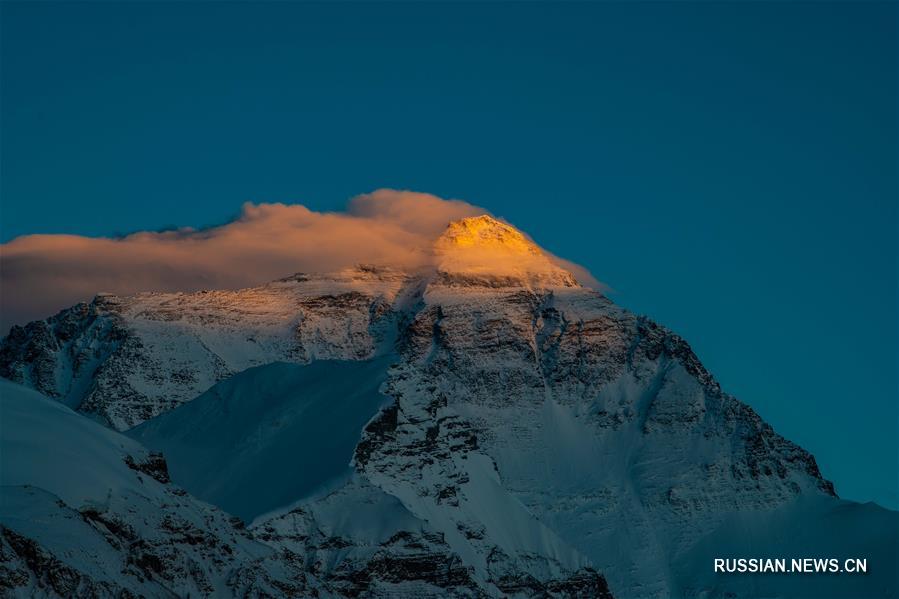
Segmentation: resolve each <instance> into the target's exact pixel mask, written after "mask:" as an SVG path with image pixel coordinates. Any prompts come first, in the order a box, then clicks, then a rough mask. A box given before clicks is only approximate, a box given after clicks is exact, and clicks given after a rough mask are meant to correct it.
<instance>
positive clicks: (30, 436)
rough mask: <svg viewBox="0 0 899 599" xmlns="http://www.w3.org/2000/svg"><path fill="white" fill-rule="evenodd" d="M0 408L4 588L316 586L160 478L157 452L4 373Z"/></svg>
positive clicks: (208, 591)
mask: <svg viewBox="0 0 899 599" xmlns="http://www.w3.org/2000/svg"><path fill="white" fill-rule="evenodd" d="M0 417H2V426H0V558H2V560H0V561H2V565H3V568H0V589H2V592H3V595H4V596H14V597H32V596H51V597H74V596H80V597H113V596H115V597H118V596H122V594H123V593H131V595H125V596H137V595H143V596H149V597H167V596H186V595H193V596H209V595H231V594H237V593H239V592H243V591H248V592H252V591H253V590H254V589H256V590H268V591H269V592H271V591H272V590H273V589H276V588H278V586H279V585H288V586H293V587H295V588H297V589H306V590H307V591H309V590H311V589H313V588H316V587H317V586H318V583H317V582H316V581H315V580H314V577H313V576H311V575H307V574H306V573H305V572H303V571H302V570H297V571H294V572H290V564H288V563H286V562H284V561H283V560H281V559H280V558H279V556H278V555H277V553H276V552H275V550H274V549H273V548H271V547H267V546H266V545H264V544H262V543H259V542H257V541H255V540H253V539H252V538H251V536H250V535H249V534H247V533H246V532H245V531H244V530H243V529H242V527H240V526H238V525H237V524H236V523H235V522H234V520H233V519H232V518H231V517H230V516H228V515H227V514H225V513H224V512H222V511H220V510H218V509H216V508H213V507H211V506H208V505H206V504H204V503H201V502H198V501H196V500H194V499H192V498H191V497H190V496H188V495H186V494H185V493H184V492H183V491H181V490H180V489H178V488H176V487H173V486H171V485H169V484H167V482H166V481H167V476H166V474H167V473H166V469H165V464H164V462H162V461H161V460H160V459H159V458H158V456H153V455H152V454H150V453H148V452H147V451H146V450H145V449H143V448H142V447H141V446H140V445H139V444H137V443H136V442H135V441H133V440H131V439H128V438H126V437H124V436H122V435H120V434H118V433H116V432H114V431H111V430H109V429H107V428H104V427H102V426H101V425H99V424H97V423H95V422H92V421H90V420H88V419H87V418H85V417H84V416H81V415H79V414H76V413H74V412H72V411H71V410H69V409H68V408H66V407H65V406H62V405H61V404H59V403H58V402H55V401H53V400H50V399H48V398H46V397H43V396H41V395H39V394H38V393H36V392H34V391H31V390H28V389H25V388H23V387H20V386H17V385H14V384H13V383H9V382H6V381H2V382H0ZM272 563H274V564H275V566H274V567H272ZM235 577H238V578H241V580H240V581H238V580H236V578H235Z"/></svg>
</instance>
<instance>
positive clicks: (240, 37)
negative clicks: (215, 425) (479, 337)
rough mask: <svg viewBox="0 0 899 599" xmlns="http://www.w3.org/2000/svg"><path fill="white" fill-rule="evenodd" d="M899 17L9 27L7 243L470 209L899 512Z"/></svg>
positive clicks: (1, 184)
mask: <svg viewBox="0 0 899 599" xmlns="http://www.w3.org/2000/svg"><path fill="white" fill-rule="evenodd" d="M897 10H899V9H897V4H895V3H874V2H850V3H840V2H823V3H801V2H784V3H780V2H751V3H736V2H697V3H686V2H658V3H653V2H634V3H626V2H614V3H552V4H550V3H538V2H535V3H506V2H503V3H490V4H478V3H459V4H441V3H434V2H428V3H415V4H410V3H389V4H388V3H377V2H367V3H363V4H350V3H332V4H312V3H286V2H278V3H274V2H273V3H261V4H260V3H256V4H249V3H238V2H230V3H209V2H203V3H161V2H151V3H141V2H121V3H110V2H96V3H87V4H85V3H77V2H66V3H60V4H55V3H49V2H40V3H15V2H6V1H4V2H2V3H0V241H2V242H8V241H10V240H12V239H14V238H16V237H17V236H21V235H26V234H35V233H66V234H75V235H82V236H92V237H100V236H111V235H120V234H125V233H130V232H134V231H148V230H164V229H171V228H172V227H196V228H201V227H209V226H212V225H220V224H223V223H227V222H229V221H232V220H234V219H235V218H237V217H239V215H241V214H242V210H244V208H242V207H243V205H244V204H245V203H246V202H251V203H253V204H260V203H277V202H281V203H285V204H302V205H303V206H305V207H306V208H308V209H309V210H311V211H314V212H328V211H344V210H346V209H347V206H348V202H350V201H351V198H354V197H356V196H357V195H359V194H365V193H368V192H371V191H373V190H376V189H380V188H393V189H398V190H415V191H419V192H426V193H430V194H435V195H436V196H440V197H442V198H457V199H461V200H465V201H466V202H469V203H471V204H473V205H476V206H482V207H484V208H485V209H487V210H488V211H489V212H491V213H492V214H494V215H497V216H500V217H502V218H504V219H506V220H507V221H508V222H510V223H512V224H514V225H515V226H517V227H518V228H520V229H521V230H523V231H525V232H527V233H528V234H530V235H531V236H532V237H533V238H534V239H535V240H536V241H537V242H538V243H539V244H540V245H541V246H543V247H544V248H546V249H548V250H549V251H551V252H552V253H554V254H555V255H558V256H561V257H563V258H566V259H568V260H572V261H574V262H576V263H578V264H580V265H583V266H584V267H586V268H588V269H589V270H590V271H591V272H592V273H593V275H595V276H596V277H597V278H598V279H599V280H601V281H602V282H603V283H605V284H607V285H608V286H609V287H610V288H611V291H610V292H609V294H610V297H612V299H614V300H615V301H616V302H618V303H619V304H621V305H623V306H625V307H627V308H629V309H631V310H633V311H635V312H638V313H641V314H647V315H649V316H650V317H652V318H654V319H655V320H657V321H659V322H661V323H663V324H665V325H666V326H668V327H670V328H672V329H674V330H675V331H676V332H678V333H679V334H681V335H682V336H684V337H685V338H686V339H687V340H688V341H689V342H690V344H691V345H692V346H693V348H694V350H695V351H696V353H697V354H698V356H699V357H700V359H701V360H702V361H703V362H704V363H705V364H706V366H707V367H708V368H709V369H710V370H711V371H712V372H713V373H714V374H715V375H716V377H717V378H718V379H719V381H720V382H721V383H722V385H723V386H724V388H725V389H726V390H728V391H730V392H731V393H733V394H735V395H736V396H737V397H738V398H740V399H742V400H743V401H745V402H746V403H748V404H750V405H751V406H752V407H753V408H755V409H756V411H758V412H759V413H760V414H761V415H762V417H764V418H765V419H766V420H767V421H768V422H770V423H771V424H772V425H773V426H774V427H775V429H776V430H777V431H778V432H780V433H781V434H783V435H785V436H786V437H787V438H789V439H791V440H793V441H796V442H797V443H799V444H800V445H802V446H803V447H805V448H807V449H808V450H810V451H811V452H812V453H813V454H814V455H815V456H816V457H817V459H818V461H819V464H820V465H821V468H822V471H823V473H824V475H825V476H826V477H828V478H830V479H832V480H833V481H834V483H835V485H836V489H837V491H838V493H839V494H840V495H841V496H843V497H846V498H849V499H855V500H860V501H869V500H873V501H877V502H878V503H881V504H882V505H886V506H889V507H892V508H894V509H897V508H899V480H897V479H899V474H897V473H899V447H897V443H899V441H897V437H899V432H897V429H899V380H897V371H899V346H897V337H899V320H897V305H899V302H897V278H899V269H897V254H899V247H897V237H899V235H897V229H899V216H897V197H899V181H897V163H899V156H897V133H899V121H897V106H899V98H897V73H899V65H897V56H899V52H897V19H899V15H897ZM2 267H3V264H2V263H0V268H2ZM241 267H245V265H239V264H238V265H235V268H241ZM3 293H5V294H9V293H10V292H9V291H6V292H3Z"/></svg>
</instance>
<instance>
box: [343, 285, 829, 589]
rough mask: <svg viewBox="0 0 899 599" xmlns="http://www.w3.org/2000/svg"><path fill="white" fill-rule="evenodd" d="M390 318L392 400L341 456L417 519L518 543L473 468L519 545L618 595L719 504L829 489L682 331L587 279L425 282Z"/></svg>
mask: <svg viewBox="0 0 899 599" xmlns="http://www.w3.org/2000/svg"><path fill="white" fill-rule="evenodd" d="M405 331H406V335H405V336H404V337H403V339H402V342H401V347H402V350H401V352H402V355H403V359H402V360H401V362H400V364H399V366H398V367H397V368H396V369H395V370H394V371H393V372H392V373H391V376H390V378H389V379H388V385H389V386H388V389H389V392H390V393H391V394H392V395H393V396H394V397H395V398H396V400H397V402H396V407H395V411H394V412H385V413H384V414H383V415H382V417H381V419H380V420H379V421H376V422H375V423H373V424H372V426H370V427H369V430H368V431H367V433H366V435H365V436H364V437H363V440H362V443H360V445H359V448H358V449H357V463H358V464H359V466H360V469H361V471H362V472H363V473H364V474H365V476H367V477H368V478H369V479H370V480H371V481H373V482H374V483H375V484H377V485H378V486H380V487H381V488H384V489H389V491H390V492H391V493H392V494H393V495H396V496H398V497H403V498H404V501H405V502H406V503H407V504H408V505H410V506H411V505H416V508H415V509H416V510H418V511H419V512H420V513H423V514H427V518H428V520H429V521H439V518H441V517H442V518H444V519H446V520H448V521H450V522H451V523H452V524H454V525H455V527H456V528H458V529H460V530H471V529H474V530H483V531H486V532H485V534H484V539H485V540H487V542H486V543H485V544H486V545H487V546H488V547H489V549H488V552H491V551H494V548H496V549H500V550H502V551H503V552H505V553H507V554H508V553H511V554H513V555H514V553H515V552H516V551H517V552H518V553H527V552H530V551H534V549H533V547H534V546H533V545H530V544H529V543H531V541H530V540H528V539H527V538H521V537H519V538H517V539H515V540H514V541H512V542H510V543H509V544H504V543H503V539H508V538H509V537H508V536H507V533H508V532H509V531H508V530H503V529H502V526H503V525H504V524H509V523H510V522H512V521H514V514H515V513H516V510H515V509H514V508H513V507H512V506H511V505H510V503H505V504H501V503H499V502H498V500H495V499H490V498H486V499H485V497H484V496H483V495H482V493H483V492H484V489H488V488H489V485H488V484H486V482H485V479H486V478H487V477H486V474H485V472H489V471H490V470H491V468H484V467H483V466H481V465H482V464H491V465H493V467H495V475H494V476H495V479H494V480H495V482H496V485H497V487H499V488H502V489H503V492H504V496H503V500H504V501H508V502H511V501H514V502H519V503H520V504H521V505H522V506H523V507H524V508H525V510H526V512H527V513H529V514H531V515H533V516H535V517H536V519H537V520H538V521H539V523H540V525H541V526H545V527H546V528H547V529H549V530H551V531H552V532H553V540H552V541H551V542H546V544H544V545H543V546H542V547H541V548H540V550H539V551H535V552H536V553H539V554H540V555H545V556H553V559H555V560H558V561H559V562H560V563H565V564H568V565H569V567H573V565H574V564H573V563H572V562H569V561H566V560H567V559H569V558H568V557H566V556H565V554H564V552H562V551H560V550H559V549H558V548H559V547H566V548H569V549H573V550H574V552H575V554H576V555H577V556H580V557H579V558H577V559H580V558H586V559H587V560H588V561H589V563H592V564H593V565H595V566H597V567H598V568H599V569H600V571H602V572H603V573H604V574H605V575H606V577H607V578H608V579H609V584H610V588H611V589H612V592H613V593H616V594H619V595H621V596H625V597H629V596H641V597H653V596H655V597H666V596H672V594H673V593H675V592H676V589H677V586H676V580H675V579H676V572H675V571H674V570H673V569H672V568H673V566H672V560H673V559H674V558H676V557H677V556H679V555H681V554H682V553H683V552H685V551H687V550H688V549H689V548H690V547H692V546H693V545H694V544H695V543H696V542H697V540H698V539H700V538H701V537H702V536H703V535H705V534H709V533H711V532H712V531H714V530H716V529H717V528H718V527H719V526H721V525H722V523H723V522H724V521H725V519H726V518H727V516H728V515H729V514H731V513H734V512H743V511H764V510H769V509H773V508H775V507H777V506H780V505H784V504H787V503H789V502H791V501H792V500H794V499H795V498H796V497H798V496H799V495H801V494H811V495H816V496H818V495H820V496H824V497H829V496H831V495H832V494H833V490H832V487H831V485H830V483H828V482H827V481H825V480H823V479H822V478H821V476H820V473H819V472H818V469H817V466H816V464H815V461H814V458H812V456H810V455H809V454H808V453H806V452H805V451H803V450H802V449H801V448H799V447H797V446H795V445H794V444H792V443H790V442H789V441H786V440H785V439H783V438H782V437H780V436H778V435H777V434H776V433H774V431H773V430H771V428H770V427H769V426H768V425H766V424H765V423H763V422H762V421H761V420H760V419H759V418H758V416H757V415H756V414H755V413H754V412H752V410H751V409H749V408H748V407H746V406H745V405H743V404H740V403H739V402H737V401H736V400H734V399H733V398H732V397H730V396H728V395H726V394H725V393H723V392H722V391H721V390H720V388H719V387H718V385H717V384H716V383H715V382H714V380H713V379H712V377H711V376H710V375H709V374H708V372H706V371H705V369H704V368H703V367H702V365H701V364H700V363H699V362H698V360H697V359H696V357H695V356H694V355H693V353H692V352H691V351H690V349H689V347H688V346H687V345H686V343H684V342H683V341H682V340H681V339H680V338H678V337H677V336H676V335H673V334H672V333H670V332H668V331H666V330H665V329H662V328H661V327H658V326H657V325H655V324H653V323H651V322H649V321H647V320H645V319H641V318H638V317H635V316H633V315H631V314H629V313H627V312H626V311H624V310H621V309H619V308H617V307H616V306H614V305H613V304H612V303H611V302H609V301H608V300H607V299H605V298H603V297H602V296H600V295H598V294H596V293H594V292H592V291H589V290H586V289H581V288H554V289H543V290H540V291H536V292H535V291H533V290H531V289H529V288H525V287H518V288H504V289H493V288H486V287H480V288H476V289H475V288H467V289H464V290H463V289H460V288H459V287H457V286H454V285H444V284H442V283H441V282H440V281H436V282H433V283H432V284H431V285H429V286H428V288H427V289H426V291H425V293H424V295H423V305H422V306H421V308H420V310H419V311H418V312H417V314H416V317H415V319H414V321H413V322H412V323H411V324H410V326H409V327H407V328H406V329H405ZM488 506H494V508H493V509H491V508H490V507H488ZM494 510H495V511H494ZM498 514H504V516H502V517H498ZM451 528H452V527H451V526H449V525H447V526H445V529H447V530H449V529H451ZM509 530H514V531H519V532H520V531H524V530H526V527H524V526H523V525H522V524H521V523H520V522H515V524H511V525H510V529H509ZM447 534H448V536H447V538H448V540H451V539H452V536H451V534H450V533H447ZM466 541H467V542H468V543H469V544H470V545H474V543H473V542H472V541H471V540H470V539H466ZM610 548H615V550H614V551H613V550H611V549H610ZM474 550H475V551H476V550H477V547H475V548H474ZM457 551H459V552H462V549H461V548H459V549H457ZM570 559H576V558H573V557H572V558H570ZM485 567H486V566H485ZM488 575H489V567H488Z"/></svg>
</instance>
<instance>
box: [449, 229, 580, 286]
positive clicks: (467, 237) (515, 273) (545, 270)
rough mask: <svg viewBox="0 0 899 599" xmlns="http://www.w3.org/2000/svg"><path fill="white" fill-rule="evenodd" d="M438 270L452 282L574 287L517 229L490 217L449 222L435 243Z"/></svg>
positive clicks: (561, 270)
mask: <svg viewBox="0 0 899 599" xmlns="http://www.w3.org/2000/svg"><path fill="white" fill-rule="evenodd" d="M434 253H435V256H436V261H437V271H438V272H439V273H440V274H441V275H442V276H443V277H444V279H445V280H447V281H450V282H454V283H466V284H486V285H490V286H499V285H527V286H535V285H540V286H549V287H575V286H578V283H577V281H576V280H575V279H574V276H572V274H571V273H569V272H568V271H566V270H564V269H563V268H560V267H559V266H557V265H555V264H553V263H552V261H550V259H549V257H548V256H547V255H546V254H545V253H544V252H543V251H542V250H541V249H540V248H539V247H538V246H537V244H535V243H534V242H532V241H531V240H530V239H528V238H527V237H525V236H524V235H523V234H522V233H521V232H520V231H518V230H517V229H515V227H512V226H510V225H508V224H506V223H503V222H500V221H498V220H496V219H495V218H493V217H490V216H487V215H482V216H474V217H469V218H463V219H461V220H458V221H454V222H452V223H450V224H449V226H448V227H447V229H446V231H445V232H444V233H443V235H441V236H440V238H439V239H437V241H436V243H435V244H434Z"/></svg>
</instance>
